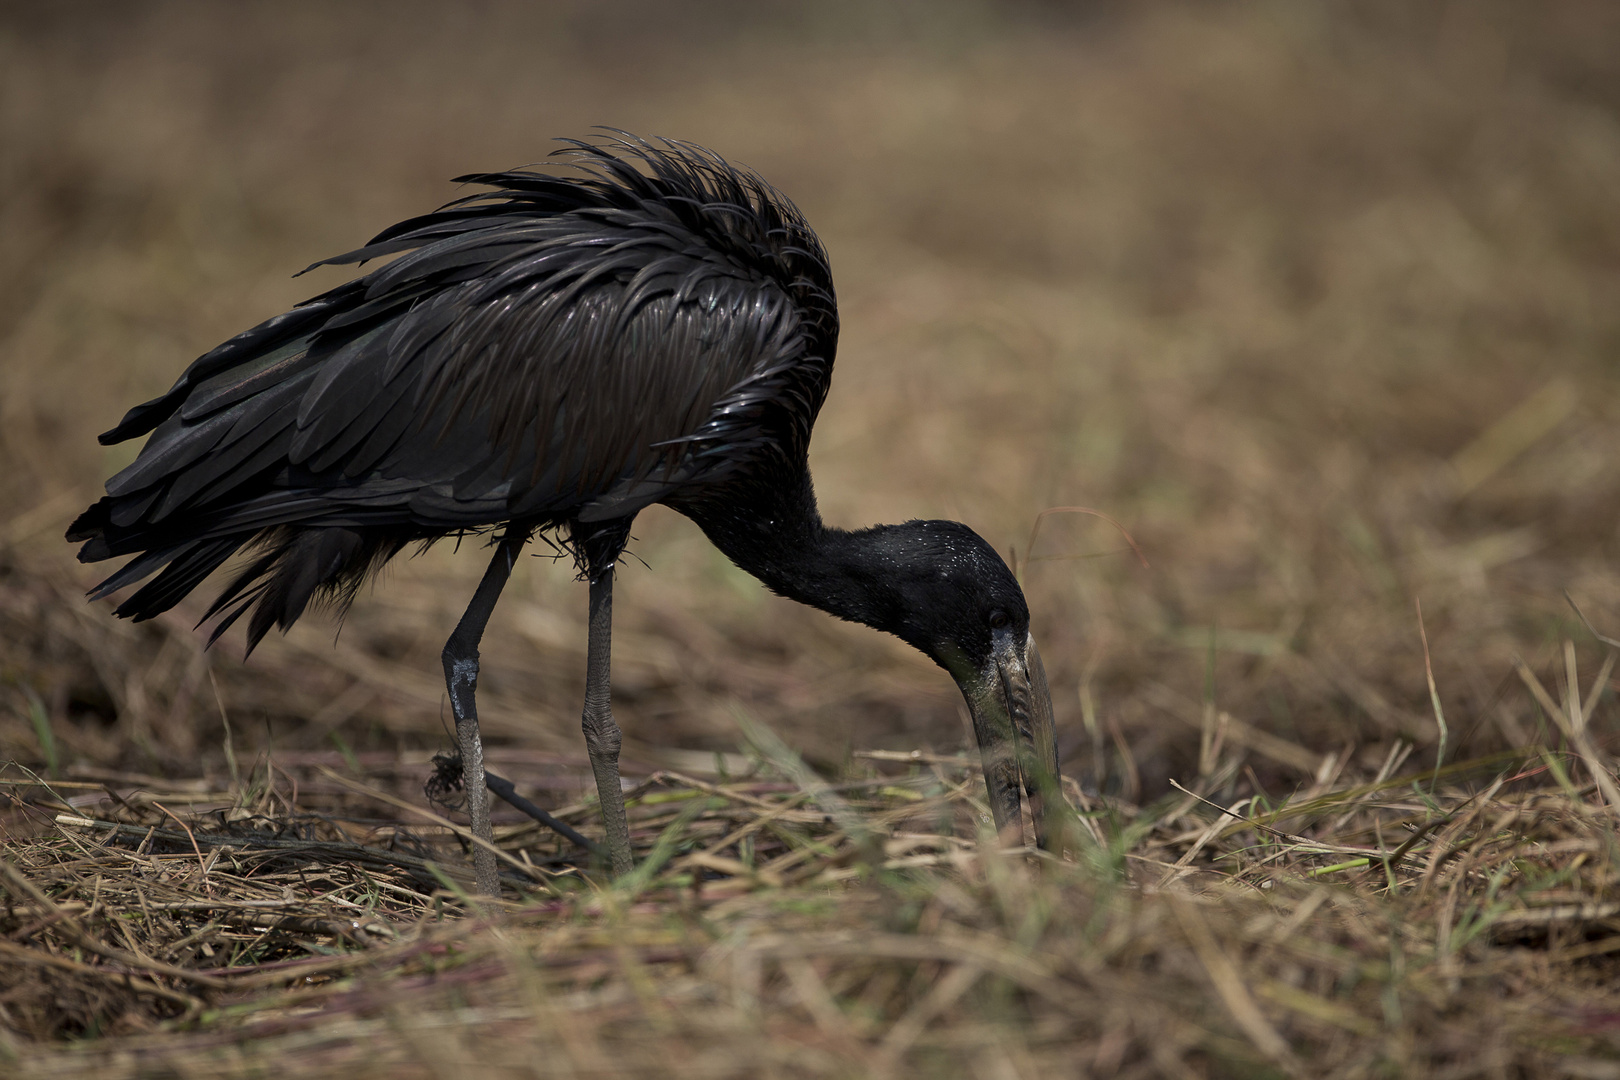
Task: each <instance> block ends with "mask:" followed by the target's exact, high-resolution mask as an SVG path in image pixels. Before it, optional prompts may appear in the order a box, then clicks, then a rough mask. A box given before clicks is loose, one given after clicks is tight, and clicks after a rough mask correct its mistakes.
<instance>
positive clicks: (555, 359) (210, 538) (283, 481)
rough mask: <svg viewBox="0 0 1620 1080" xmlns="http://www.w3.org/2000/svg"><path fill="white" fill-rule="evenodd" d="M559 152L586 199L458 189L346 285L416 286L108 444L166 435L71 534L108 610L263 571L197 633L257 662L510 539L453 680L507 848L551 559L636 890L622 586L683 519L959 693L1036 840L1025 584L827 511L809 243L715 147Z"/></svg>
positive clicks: (174, 396)
mask: <svg viewBox="0 0 1620 1080" xmlns="http://www.w3.org/2000/svg"><path fill="white" fill-rule="evenodd" d="M563 141H564V142H566V143H567V144H568V145H567V146H566V147H565V148H564V149H562V150H559V151H557V152H556V153H557V154H561V155H564V156H565V157H566V158H567V159H568V160H569V163H570V164H571V165H572V166H573V167H574V169H575V172H573V173H569V174H567V175H555V174H552V173H544V172H535V171H513V172H504V173H485V174H474V175H469V176H463V177H460V178H459V181H460V182H464V183H477V184H483V185H487V186H489V187H491V188H493V190H490V191H485V192H481V193H478V194H473V195H468V196H466V197H464V198H461V199H457V200H456V201H454V202H451V203H449V204H447V205H446V206H444V207H442V208H440V209H438V210H436V211H434V212H432V213H430V214H425V215H423V216H421V217H417V218H412V219H410V220H408V221H404V222H401V223H399V224H398V225H395V226H393V227H392V228H389V229H385V230H384V231H383V232H382V233H380V234H378V235H377V237H376V238H375V239H373V240H372V241H371V242H370V243H368V244H366V245H365V246H364V247H361V248H358V249H356V250H354V251H351V252H349V253H348V254H346V255H339V256H337V257H335V258H331V259H326V260H324V263H331V264H364V263H366V262H368V261H370V260H373V259H377V258H381V257H383V256H391V255H397V256H399V257H398V258H396V259H394V260H393V261H392V262H390V263H388V264H386V265H384V266H382V267H380V268H378V269H374V270H371V271H370V272H369V273H367V274H365V275H364V276H363V277H359V278H357V279H355V280H352V281H350V282H348V283H347V284H344V285H340V286H338V287H337V288H335V289H332V290H331V291H330V292H326V293H323V294H322V295H320V296H317V297H315V298H314V299H312V300H310V301H308V302H306V303H303V304H300V305H299V306H297V307H295V308H293V309H292V310H291V311H288V312H286V313H285V314H282V315H278V316H276V317H275V318H273V319H270V320H269V321H267V322H264V323H262V324H260V325H259V326H256V327H254V328H253V329H251V330H248V331H246V332H245V333H242V334H239V335H238V336H236V337H234V338H232V339H231V340H229V341H227V342H225V343H224V344H223V345H220V346H219V347H218V348H216V349H214V350H213V351H211V352H208V353H206V354H204V355H203V356H202V357H200V358H199V359H198V360H197V361H196V362H195V363H193V364H192V365H191V366H190V367H189V368H187V369H186V371H185V373H184V374H182V375H181V376H180V379H179V381H178V382H176V383H175V384H174V387H173V388H172V389H171V390H170V391H169V392H168V393H166V394H164V395H163V396H162V397H159V398H156V399H154V400H152V401H149V402H147V403H145V404H143V405H138V406H136V407H135V408H134V409H132V410H130V412H129V413H128V414H127V415H126V416H125V417H124V419H123V421H122V422H121V423H119V425H118V426H117V427H115V428H113V429H112V430H111V431H108V432H107V433H106V434H104V435H102V436H101V442H102V443H104V444H111V443H117V442H121V441H123V440H125V439H130V438H134V437H136V436H139V435H145V434H147V433H149V432H150V433H151V434H150V438H148V439H147V442H146V445H145V446H144V447H143V448H142V450H141V452H140V455H139V456H138V457H137V458H136V459H135V461H134V463H133V464H131V465H130V466H129V467H128V468H126V469H124V470H123V471H122V472H120V473H118V474H117V475H116V476H114V477H113V478H112V479H111V480H109V481H108V482H107V495H106V497H105V498H103V499H101V500H100V501H98V502H97V503H95V504H94V505H93V506H91V507H90V508H89V509H88V510H86V511H85V512H84V513H83V514H82V515H81V516H80V517H79V518H78V520H76V521H75V522H74V523H73V525H72V527H71V528H69V530H68V533H67V536H68V539H69V540H73V541H83V547H82V548H81V549H80V550H79V558H80V560H81V561H84V562H99V561H101V560H103V559H110V558H113V557H116V556H121V555H134V556H135V558H134V559H132V560H130V561H129V562H128V563H126V564H125V565H124V566H123V567H122V568H121V569H120V570H118V572H116V573H114V574H113V575H112V576H111V577H108V578H107V579H106V580H105V581H103V582H102V583H101V584H100V585H98V586H97V587H96V588H95V589H94V590H93V591H92V592H91V594H90V595H91V597H92V598H100V597H104V596H106V595H108V594H110V593H112V592H114V591H115V590H118V589H121V588H123V587H124V586H127V585H131V584H133V583H135V582H137V581H140V580H142V579H144V578H146V577H148V576H150V575H151V574H153V573H154V572H158V571H161V572H160V573H157V576H156V577H155V578H153V579H152V580H151V581H149V582H147V583H146V584H145V585H142V586H141V588H140V589H139V590H137V591H136V592H135V593H134V594H133V595H132V596H130V597H129V598H128V599H126V600H124V601H123V603H122V604H121V605H120V606H119V607H118V609H117V614H118V615H119V616H125V617H132V618H134V619H136V620H141V619H149V618H152V617H153V616H155V615H157V614H158V613H160V612H162V611H165V610H167V609H169V608H170V607H172V606H173V605H174V604H175V603H177V602H178V601H179V600H180V599H181V598H183V597H184V596H185V595H186V594H187V593H189V592H190V591H191V590H192V589H193V588H195V587H196V586H197V585H198V583H200V582H201V581H202V579H203V578H204V577H206V576H207V575H208V574H209V573H210V572H212V571H213V570H215V569H216V568H218V567H219V566H220V565H221V564H222V563H224V562H225V561H226V560H227V559H229V558H230V557H231V556H232V555H234V554H235V553H237V552H238V551H242V550H244V549H246V551H247V552H249V553H250V555H251V558H250V560H249V561H248V562H247V563H246V564H245V565H244V566H243V567H242V568H241V569H239V570H238V572H237V573H236V576H235V577H234V578H232V579H231V580H230V582H229V583H228V584H227V585H226V586H225V588H224V590H223V591H222V592H221V593H220V595H219V597H218V598H217V599H216V600H215V601H214V603H213V605H212V606H211V607H210V608H209V609H208V612H207V614H206V615H205V616H204V621H206V620H207V619H209V618H212V617H214V616H219V617H220V618H219V621H218V623H217V625H216V626H215V627H214V629H213V633H212V635H211V636H210V638H209V643H210V644H211V643H212V642H213V641H214V640H216V639H218V637H219V636H220V635H221V634H222V633H224V632H225V630H226V629H227V628H229V627H230V626H231V624H232V623H234V622H236V620H237V619H239V618H240V617H241V616H243V615H244V614H248V613H249V612H251V615H250V617H249V619H248V624H247V647H248V652H250V653H251V652H252V650H253V648H254V646H255V645H257V644H258V642H259V641H260V640H261V639H262V638H263V637H264V635H265V634H266V633H267V632H268V631H269V629H270V627H271V626H273V625H274V626H279V627H280V628H281V629H282V630H286V629H287V628H288V627H289V626H291V625H292V624H293V622H294V621H296V620H297V619H298V617H299V616H300V615H301V614H303V612H304V609H305V607H306V606H307V605H308V604H309V602H310V601H311V600H312V599H315V600H317V601H327V602H331V603H333V604H335V605H336V606H337V607H338V609H339V610H340V611H341V610H342V609H343V608H344V607H345V606H346V605H347V604H348V603H349V602H350V601H351V600H352V599H353V598H354V595H355V592H356V590H357V589H358V588H359V587H360V585H361V584H362V583H363V582H364V581H365V580H366V579H367V578H368V577H369V576H370V575H371V574H373V573H374V572H375V571H377V570H378V569H379V568H380V567H381V566H382V565H383V564H384V563H386V562H387V561H388V560H389V559H390V558H392V557H393V556H394V555H396V554H398V553H399V552H400V551H401V550H402V549H403V548H405V547H406V546H407V545H410V544H417V543H421V544H425V543H429V542H432V541H433V540H435V539H437V538H440V537H444V536H461V535H466V534H473V533H485V532H495V531H496V530H498V532H495V539H494V540H493V546H494V547H495V555H494V558H493V560H492V561H491V562H490V565H489V569H488V570H487V571H486V572H485V574H484V577H483V580H482V582H481V583H480V584H479V586H478V589H477V591H476V592H475V593H474V595H473V598H472V603H471V604H470V606H469V607H468V608H467V611H466V613H465V614H464V615H463V616H462V618H461V621H460V623H459V624H458V625H457V626H456V628H455V632H454V633H453V634H451V636H450V640H449V642H448V643H447V644H446V645H445V647H444V654H443V658H444V670H445V679H446V682H447V685H448V688H449V696H450V703H451V708H452V710H453V711H454V713H455V718H456V730H457V735H458V740H459V742H460V744H461V749H462V762H463V767H464V771H465V790H466V798H467V808H468V812H469V815H470V817H471V819H472V827H473V831H474V834H475V835H477V836H479V837H481V838H483V839H485V840H488V839H489V836H490V831H489V808H488V803H487V795H486V790H485V781H484V772H483V754H482V749H481V744H480V741H479V736H478V721H477V712H476V708H475V703H474V691H475V687H476V684H477V680H478V643H479V640H480V638H481V637H482V635H483V631H484V628H485V625H486V624H487V622H488V620H489V616H490V612H491V610H492V609H493V608H494V606H495V602H496V599H497V598H498V596H499V595H500V592H501V588H502V586H503V585H504V584H505V582H506V579H507V577H508V575H509V574H510V573H511V570H512V565H513V562H514V560H515V559H516V557H517V555H518V553H519V551H520V550H521V549H522V548H523V546H524V544H525V543H526V542H527V541H528V540H529V538H530V537H531V536H533V535H534V534H535V533H536V532H538V531H543V530H551V535H554V536H555V537H556V538H557V539H558V541H559V542H560V543H562V544H564V545H565V546H567V547H568V548H569V549H570V550H571V551H572V552H573V554H574V555H575V558H576V559H577V561H578V563H579V566H580V569H581V571H582V573H583V574H584V575H585V576H586V577H587V578H588V580H589V582H590V628H589V635H590V637H589V649H588V658H587V664H586V686H585V706H584V713H583V726H584V729H585V742H586V746H587V748H588V750H589V753H590V760H591V766H592V770H593V772H594V773H595V777H596V783H597V787H598V791H599V793H600V798H601V804H602V812H603V816H604V818H605V823H606V829H607V839H608V849H609V851H610V854H611V859H612V867H613V870H614V872H615V873H622V872H624V871H625V870H627V869H629V867H630V865H631V854H630V843H629V832H628V828H627V825H626V822H625V814H624V799H623V794H622V790H621V787H620V783H619V771H618V754H619V743H620V736H619V729H618V727H617V726H616V725H615V724H614V722H613V717H612V713H611V711H610V708H609V680H608V659H609V644H610V635H611V626H612V610H613V608H612V604H613V568H614V563H615V560H617V559H618V557H619V556H620V554H621V553H622V552H623V551H624V548H625V544H626V542H627V540H628V537H629V530H630V524H631V522H632V521H633V520H634V518H635V516H636V513H637V512H638V511H640V510H641V509H642V508H643V507H646V506H649V505H651V504H653V503H663V504H665V505H667V506H670V507H673V508H674V509H675V510H677V511H679V512H680V513H682V514H685V515H686V516H687V517H689V518H691V519H692V520H693V521H695V522H696V523H697V524H698V526H699V527H700V528H702V530H703V531H704V533H705V534H707V536H708V537H709V539H710V540H711V541H713V542H714V544H715V545H716V546H717V547H718V548H719V549H720V550H721V551H722V552H724V553H725V554H726V555H727V556H728V557H730V558H731V559H732V561H734V562H735V563H736V564H737V565H738V566H740V567H742V568H743V569H744V570H747V571H748V572H749V573H751V574H753V575H754V576H756V577H758V578H759V579H760V580H761V581H762V582H764V583H765V585H766V586H768V587H769V588H771V589H772V590H774V591H775V592H777V593H779V594H781V595H783V596H787V597H791V598H793V599H795V600H798V601H801V602H803V603H806V604H811V605H813V606H815V607H818V608H820V609H822V610H823V611H827V612H830V613H831V614H833V615H836V616H838V617H839V618H843V619H850V620H853V621H855V622H860V623H865V624H866V625H868V626H872V627H876V628H877V629H879V630H886V631H888V632H890V633H893V634H895V635H897V636H899V637H900V638H901V639H903V640H904V641H906V642H908V643H909V644H911V645H913V646H915V647H916V648H918V649H920V650H922V651H923V652H924V653H926V654H927V655H928V656H930V657H932V658H933V659H934V660H935V661H937V662H938V663H939V664H940V665H941V666H942V667H944V668H945V669H946V670H947V671H948V672H949V673H950V674H951V676H952V677H953V678H954V679H955V680H956V682H957V684H958V685H959V686H960V687H961V689H962V692H963V694H964V696H965V698H966V700H967V704H968V707H969V708H970V710H971V711H972V714H973V724H974V732H975V734H976V736H977V739H978V742H979V747H980V750H981V752H982V754H983V758H984V768H985V777H986V780H987V782H988V786H989V793H990V806H991V808H992V812H993V816H994V819H995V823H996V826H997V828H998V829H1001V828H1005V827H1007V826H1009V825H1013V826H1016V827H1017V828H1019V829H1021V825H1018V823H1019V822H1020V814H1021V810H1020V795H1019V788H1020V786H1021V785H1022V786H1023V787H1024V788H1025V789H1026V790H1027V791H1028V793H1029V795H1030V797H1031V801H1032V804H1034V805H1035V806H1037V807H1039V806H1040V805H1041V800H1042V799H1043V797H1044V798H1052V797H1053V794H1054V788H1053V786H1054V785H1055V783H1056V778H1057V750H1056V743H1055V740H1054V736H1053V730H1052V713H1051V703H1050V700H1049V697H1048V691H1047V686H1046V675H1045V672H1044V670H1043V669H1042V666H1041V660H1040V655H1039V653H1038V652H1037V650H1036V648H1035V642H1034V640H1033V638H1031V636H1030V633H1029V608H1028V605H1027V604H1026V603H1025V601H1024V595H1023V592H1022V590H1020V588H1019V587H1018V583H1017V581H1016V580H1015V579H1014V577H1013V575H1012V573H1011V572H1010V571H1009V570H1008V568H1007V566H1006V564H1005V563H1004V562H1003V561H1002V559H1001V558H1000V556H999V555H997V554H996V552H995V550H994V549H993V548H992V547H991V546H990V545H989V544H987V543H986V542H985V541H984V540H982V539H981V538H980V537H979V536H978V535H977V534H975V533H974V532H973V531H972V530H970V529H968V528H967V527H966V526H965V525H960V524H958V523H956V522H951V521H908V522H906V523H905V524H902V525H879V526H876V527H874V528H868V529H860V530H856V531H846V530H844V529H840V528H836V527H833V526H829V525H825V524H823V522H822V520H821V516H820V514H819V513H818V512H817V510H816V500H815V495H814V491H813V489H812V486H811V482H810V472H809V468H808V465H807V456H808V449H809V442H810V429H811V425H812V424H814V422H815V419H816V413H817V411H818V410H819V409H820V408H821V404H822V402H823V400H824V399H825V398H826V395H827V386H828V382H829V380H830V378H831V376H832V366H833V354H834V351H835V348H836V345H837V338H838V311H837V305H836V302H835V300H834V296H833V284H832V278H831V273H830V271H829V269H828V265H827V258H826V255H825V253H824V252H823V250H822V246H821V243H820V241H819V240H818V239H817V238H816V235H815V233H813V232H812V231H811V230H810V227H809V225H808V224H806V222H805V220H804V218H803V216H802V215H801V214H800V212H799V210H798V209H797V208H796V207H795V206H794V205H793V204H792V203H791V202H790V201H789V200H788V199H787V198H786V197H784V196H783V195H782V194H780V193H779V192H777V191H776V190H775V189H774V188H772V187H771V186H770V185H769V184H767V183H766V182H765V181H764V180H763V179H761V178H760V177H759V176H757V175H756V174H754V173H752V172H750V171H747V170H745V169H741V168H737V167H734V166H732V165H729V164H727V163H726V162H725V161H723V160H722V159H721V158H720V157H718V156H717V155H715V154H714V153H712V152H710V151H708V150H705V149H702V148H701V147H697V146H694V145H691V144H689V143H682V142H674V141H669V140H646V139H640V138H637V137H635V136H630V135H627V134H625V133H622V132H621V133H616V134H615V135H614V136H611V137H604V138H599V139H597V140H595V141H591V142H583V141H578V140H563ZM315 265H317V266H319V265H323V263H317V264H315ZM1043 817H1044V815H1040V814H1038V815H1037V820H1038V821H1040V820H1042V819H1043ZM1037 832H1038V833H1039V836H1038V839H1039V840H1040V841H1041V842H1042V843H1045V842H1046V839H1047V838H1046V831H1045V827H1044V825H1038V826H1037ZM474 864H475V866H476V867H477V871H478V883H479V887H480V889H482V890H483V891H485V892H486V893H489V892H493V891H495V889H496V887H497V881H496V876H495V862H494V858H493V856H492V855H491V854H490V852H489V851H488V850H486V849H484V848H482V847H475V848H474Z"/></svg>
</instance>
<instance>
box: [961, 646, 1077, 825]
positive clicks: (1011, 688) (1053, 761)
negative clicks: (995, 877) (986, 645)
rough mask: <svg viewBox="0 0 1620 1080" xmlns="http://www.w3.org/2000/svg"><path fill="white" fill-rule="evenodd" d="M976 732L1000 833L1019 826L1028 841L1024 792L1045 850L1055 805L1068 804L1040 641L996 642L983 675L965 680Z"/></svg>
mask: <svg viewBox="0 0 1620 1080" xmlns="http://www.w3.org/2000/svg"><path fill="white" fill-rule="evenodd" d="M957 683H958V685H960V686H961V688H962V696H963V697H964V698H966V699H967V705H968V711H970V712H971V713H972V714H973V733H974V735H975V736H976V737H977V738H978V740H979V753H980V755H981V756H982V757H983V759H984V780H985V784H986V785H987V786H988V787H989V789H990V813H991V814H992V815H993V816H994V817H995V822H996V831H997V832H998V833H999V832H1002V831H1003V830H1005V829H1007V827H1008V826H1009V825H1016V826H1017V829H1018V836H1019V840H1020V842H1022V840H1023V832H1024V826H1023V813H1022V801H1021V799H1020V797H1019V792H1020V789H1022V790H1023V791H1025V792H1027V793H1028V794H1029V800H1030V809H1031V810H1033V811H1034V817H1035V841H1036V843H1038V844H1039V845H1040V846H1041V847H1043V848H1049V847H1050V846H1051V842H1052V835H1051V827H1050V826H1051V823H1052V816H1051V814H1050V812H1049V810H1050V807H1052V806H1054V805H1057V804H1058V803H1060V802H1061V801H1062V798H1063V796H1062V794H1061V792H1060V789H1059V787H1058V759H1057V733H1056V731H1055V730H1054V728H1053V725H1052V694H1051V691H1050V690H1048V689H1047V686H1046V668H1045V667H1044V666H1042V664H1041V653H1040V650H1039V649H1037V648H1036V647H1035V638H1034V637H1033V636H1032V635H1026V636H1025V637H1024V638H1023V640H1021V641H1020V640H1018V639H1017V638H1016V636H1015V635H1014V634H1013V633H1012V632H1011V631H1009V630H998V631H996V632H995V634H994V636H993V637H992V639H991V650H990V658H989V659H988V660H987V661H985V664H984V666H983V667H982V668H981V669H979V670H978V671H972V672H964V673H963V677H960V678H958V679H957Z"/></svg>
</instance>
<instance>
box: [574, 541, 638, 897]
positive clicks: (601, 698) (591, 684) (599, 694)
mask: <svg viewBox="0 0 1620 1080" xmlns="http://www.w3.org/2000/svg"><path fill="white" fill-rule="evenodd" d="M612 649H613V565H612V564H611V563H609V564H608V566H607V568H606V569H604V570H602V571H600V572H599V573H598V574H597V575H596V576H595V577H593V578H591V628H590V645H589V647H588V651H587V653H586V657H585V713H584V716H583V717H582V718H581V724H582V726H583V727H584V728H585V749H586V751H587V752H588V753H589V754H590V756H591V771H592V772H593V773H595V774H596V794H597V797H598V798H599V799H600V801H601V803H602V823H603V825H605V826H606V827H607V848H608V853H609V855H610V856H611V858H612V862H613V874H614V876H615V877H617V876H619V875H621V874H628V873H629V872H630V867H631V865H632V864H631V859H630V824H629V822H628V821H627V820H626V819H625V816H624V788H623V787H622V786H620V784H619V743H620V741H621V736H620V734H619V725H617V724H615V723H614V722H613V709H612V706H611V704H610V698H611V696H612V691H611V687H610V685H609V677H608V676H609V669H610V666H611V664H610V661H611V658H612Z"/></svg>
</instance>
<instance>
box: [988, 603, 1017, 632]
mask: <svg viewBox="0 0 1620 1080" xmlns="http://www.w3.org/2000/svg"><path fill="white" fill-rule="evenodd" d="M1010 622H1012V620H1011V619H1009V618H1007V613H1006V612H1005V611H1002V610H1001V609H1000V608H997V609H996V610H994V611H992V612H991V613H990V629H992V630H1000V629H1001V628H1002V627H1004V626H1006V625H1007V624H1008V623H1010Z"/></svg>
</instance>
